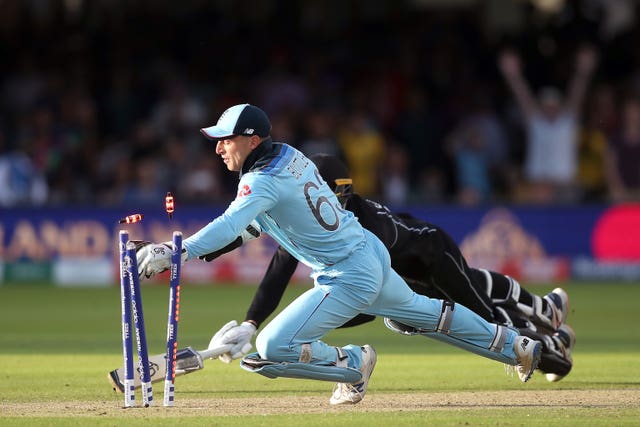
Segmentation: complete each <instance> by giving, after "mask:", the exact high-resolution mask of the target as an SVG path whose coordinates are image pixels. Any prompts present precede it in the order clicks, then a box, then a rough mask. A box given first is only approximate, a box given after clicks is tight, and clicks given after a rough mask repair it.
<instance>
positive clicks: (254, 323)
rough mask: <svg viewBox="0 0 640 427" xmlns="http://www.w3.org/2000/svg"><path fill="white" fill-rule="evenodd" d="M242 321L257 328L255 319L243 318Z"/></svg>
mask: <svg viewBox="0 0 640 427" xmlns="http://www.w3.org/2000/svg"><path fill="white" fill-rule="evenodd" d="M242 323H248V324H250V325H251V326H253V327H254V328H256V329H258V326H259V325H258V322H256V321H255V320H252V319H248V320H245V321H244V322H242Z"/></svg>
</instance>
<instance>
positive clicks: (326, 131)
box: [300, 109, 342, 157]
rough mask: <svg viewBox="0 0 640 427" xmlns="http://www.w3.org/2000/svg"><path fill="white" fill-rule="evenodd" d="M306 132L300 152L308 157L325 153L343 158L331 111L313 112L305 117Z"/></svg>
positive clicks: (318, 110)
mask: <svg viewBox="0 0 640 427" xmlns="http://www.w3.org/2000/svg"><path fill="white" fill-rule="evenodd" d="M305 131H306V132H305V137H304V138H303V140H302V142H301V143H300V151H302V152H303V153H304V154H305V155H306V156H311V155H313V154H321V153H324V154H331V155H333V156H337V157H342V153H341V152H340V147H339V146H338V142H337V141H336V138H335V129H334V123H333V117H332V115H331V113H330V112H329V111H326V110H323V109H315V110H311V111H310V112H309V113H308V114H307V115H306V117H305Z"/></svg>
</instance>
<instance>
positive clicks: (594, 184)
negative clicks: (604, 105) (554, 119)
mask: <svg viewBox="0 0 640 427" xmlns="http://www.w3.org/2000/svg"><path fill="white" fill-rule="evenodd" d="M600 111H601V109H600V105H599V103H598V98H597V97H592V101H591V102H590V103H589V107H588V108H587V111H586V117H585V123H584V125H583V126H582V129H581V130H580V134H579V139H578V173H577V179H578V184H579V185H580V191H581V193H582V200H583V201H585V202H595V201H600V200H603V198H604V196H605V193H606V188H607V180H606V176H605V150H606V149H607V145H608V144H609V143H608V138H607V133H606V132H605V130H604V129H605V128H604V126H603V123H602V121H601V116H600Z"/></svg>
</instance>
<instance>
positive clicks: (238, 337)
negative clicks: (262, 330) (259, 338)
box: [209, 320, 257, 363]
mask: <svg viewBox="0 0 640 427" xmlns="http://www.w3.org/2000/svg"><path fill="white" fill-rule="evenodd" d="M256 331H257V329H256V327H255V325H254V324H253V323H251V322H242V323H241V324H240V325H238V322H236V321H235V320H232V321H230V322H229V323H227V324H226V325H224V326H223V327H222V328H220V330H219V331H218V332H216V334H215V335H214V336H213V338H211V341H210V342H209V348H210V349H211V348H216V347H220V346H223V345H227V344H231V345H233V347H231V350H229V351H228V352H227V353H224V354H222V355H221V356H219V357H218V359H220V360H221V361H223V362H224V363H231V362H233V361H234V360H235V359H239V358H241V357H242V356H245V355H247V354H248V353H249V351H251V348H252V347H253V345H252V344H251V338H252V337H253V336H254V335H255V334H256Z"/></svg>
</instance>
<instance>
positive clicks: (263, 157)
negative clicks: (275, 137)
mask: <svg viewBox="0 0 640 427" xmlns="http://www.w3.org/2000/svg"><path fill="white" fill-rule="evenodd" d="M272 153H273V141H272V140H271V137H268V138H266V139H265V140H264V141H262V142H261V143H260V144H259V145H258V146H257V147H256V148H254V149H253V151H252V152H251V153H249V155H248V156H247V158H246V159H245V160H244V164H243V165H242V169H241V170H240V176H241V177H242V175H244V174H245V173H247V172H249V171H252V170H254V169H259V168H261V167H264V166H265V161H266V163H268V160H270V157H271V156H270V154H272Z"/></svg>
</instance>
